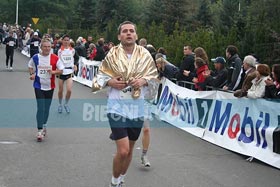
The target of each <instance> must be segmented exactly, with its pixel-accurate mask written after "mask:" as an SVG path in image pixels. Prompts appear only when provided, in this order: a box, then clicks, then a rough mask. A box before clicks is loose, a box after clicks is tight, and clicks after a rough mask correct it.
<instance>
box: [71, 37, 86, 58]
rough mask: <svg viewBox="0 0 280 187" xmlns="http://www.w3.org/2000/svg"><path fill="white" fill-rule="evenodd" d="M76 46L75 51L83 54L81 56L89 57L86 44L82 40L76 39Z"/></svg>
mask: <svg viewBox="0 0 280 187" xmlns="http://www.w3.org/2000/svg"><path fill="white" fill-rule="evenodd" d="M74 48H75V51H76V53H77V55H78V56H81V57H85V58H86V57H87V51H86V48H85V46H84V45H83V44H82V41H81V40H77V41H76V46H75V47H74Z"/></svg>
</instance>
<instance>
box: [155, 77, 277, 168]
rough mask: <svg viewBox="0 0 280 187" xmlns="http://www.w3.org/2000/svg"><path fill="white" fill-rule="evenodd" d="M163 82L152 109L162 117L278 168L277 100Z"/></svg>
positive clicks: (211, 140)
mask: <svg viewBox="0 0 280 187" xmlns="http://www.w3.org/2000/svg"><path fill="white" fill-rule="evenodd" d="M162 84H163V86H162V92H161V95H160V99H159V101H158V103H157V107H156V111H155V113H156V115H158V116H159V118H160V119H161V120H164V121H167V122H168V123H170V124H172V125H174V126H176V127H178V128H181V129H183V130H185V131H187V132H189V133H191V134H193V135H195V136H197V137H200V138H202V139H204V140H207V141H209V142H211V143H213V144H216V145H218V146H221V147H223V148H226V149H229V150H232V151H235V152H238V153H241V154H244V155H248V156H252V157H254V158H256V159H259V160H261V161H263V162H265V163H267V164H270V165H272V166H274V167H276V168H280V139H279V133H280V127H279V124H280V114H279V111H280V105H279V104H278V103H277V102H276V101H272V100H265V99H247V98H242V99H240V98H239V99H237V98H235V97H234V96H233V94H232V93H227V92H222V91H193V90H189V89H187V88H183V87H180V86H178V85H176V84H174V83H172V82H171V81H169V80H166V79H165V80H163V81H162Z"/></svg>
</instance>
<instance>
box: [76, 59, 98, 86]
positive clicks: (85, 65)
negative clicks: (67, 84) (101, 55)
mask: <svg viewBox="0 0 280 187" xmlns="http://www.w3.org/2000/svg"><path fill="white" fill-rule="evenodd" d="M100 64H101V61H92V60H87V59H86V58H84V57H80V59H79V69H78V73H77V76H74V77H73V80H74V81H77V82H79V83H81V84H84V85H86V86H88V87H92V80H93V77H95V76H96V74H97V72H98V68H99V66H100Z"/></svg>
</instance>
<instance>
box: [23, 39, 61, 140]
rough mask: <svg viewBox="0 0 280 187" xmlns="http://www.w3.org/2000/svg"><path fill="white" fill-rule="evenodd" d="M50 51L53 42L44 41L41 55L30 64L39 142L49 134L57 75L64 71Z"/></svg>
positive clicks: (35, 57) (32, 59)
mask: <svg viewBox="0 0 280 187" xmlns="http://www.w3.org/2000/svg"><path fill="white" fill-rule="evenodd" d="M50 51H51V42H50V41H49V40H47V39H43V40H42V43H41V53H38V54H35V55H34V56H33V57H32V58H31V59H30V61H29V63H28V68H29V73H30V80H34V83H33V87H34V90H35V96H36V101H37V114H36V119H37V128H38V133H37V141H42V140H43V139H44V137H45V135H46V132H47V130H46V124H47V121H48V117H49V110H50V105H51V102H52V97H53V91H54V88H55V74H61V73H62V70H63V69H64V66H63V63H62V62H60V61H59V60H58V57H57V56H56V55H55V54H51V53H50Z"/></svg>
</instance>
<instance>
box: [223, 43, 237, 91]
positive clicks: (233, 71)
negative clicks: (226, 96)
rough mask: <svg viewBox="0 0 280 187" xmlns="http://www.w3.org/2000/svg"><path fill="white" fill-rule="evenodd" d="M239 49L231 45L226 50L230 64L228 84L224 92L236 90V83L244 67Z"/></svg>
mask: <svg viewBox="0 0 280 187" xmlns="http://www.w3.org/2000/svg"><path fill="white" fill-rule="evenodd" d="M237 53H238V49H237V47H235V46H233V45H229V46H228V47H227V49H226V58H227V63H228V66H229V67H228V68H229V69H228V82H227V84H226V85H225V86H224V87H223V89H224V90H232V91H234V90H236V88H237V85H236V81H237V79H238V76H239V73H240V71H241V67H242V60H241V59H240V58H239V56H238V54H237Z"/></svg>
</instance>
